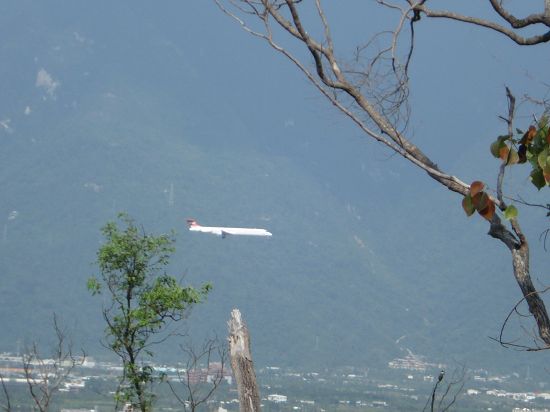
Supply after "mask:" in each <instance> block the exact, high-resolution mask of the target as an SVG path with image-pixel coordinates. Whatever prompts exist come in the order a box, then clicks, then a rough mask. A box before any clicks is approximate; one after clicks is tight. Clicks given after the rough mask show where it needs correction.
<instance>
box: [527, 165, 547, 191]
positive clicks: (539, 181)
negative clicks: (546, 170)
mask: <svg viewBox="0 0 550 412" xmlns="http://www.w3.org/2000/svg"><path fill="white" fill-rule="evenodd" d="M529 177H530V179H531V183H533V184H534V185H535V187H536V188H537V189H538V190H540V189H542V188H543V187H545V186H546V180H545V179H544V175H543V174H542V169H539V168H537V169H533V171H532V172H531V174H530V176H529Z"/></svg>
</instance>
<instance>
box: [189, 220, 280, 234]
mask: <svg viewBox="0 0 550 412" xmlns="http://www.w3.org/2000/svg"><path fill="white" fill-rule="evenodd" d="M189 231H191V232H202V233H211V234H213V235H217V236H221V237H225V236H228V235H237V236H239V235H240V236H264V237H270V236H273V235H272V233H271V232H268V231H267V230H265V229H256V228H245V227H218V226H201V225H199V224H197V223H196V222H194V221H191V222H189Z"/></svg>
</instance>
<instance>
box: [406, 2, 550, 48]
mask: <svg viewBox="0 0 550 412" xmlns="http://www.w3.org/2000/svg"><path fill="white" fill-rule="evenodd" d="M489 1H490V3H491V5H492V6H493V9H494V10H495V11H496V12H497V13H498V14H499V15H500V17H502V18H503V19H504V20H506V21H507V22H508V23H509V24H510V26H511V28H508V27H505V26H502V25H500V24H498V23H495V22H493V21H490V20H487V19H482V18H479V17H473V16H467V15H464V14H460V13H456V12H453V11H449V10H432V9H430V8H428V7H427V6H426V5H425V4H424V2H422V4H417V5H415V6H414V7H413V10H414V11H415V12H419V13H423V14H424V15H426V16H427V17H431V18H444V19H450V20H456V21H459V22H463V23H468V24H473V25H475V26H479V27H485V28H487V29H491V30H493V31H496V32H498V33H501V34H503V35H505V36H506V37H508V38H510V39H511V40H513V41H514V42H515V43H517V44H519V45H522V46H531V45H535V44H540V43H546V42H548V41H549V40H550V31H549V30H547V29H548V28H550V12H549V10H548V2H546V5H545V7H546V8H545V11H544V12H543V13H539V14H532V15H530V16H528V17H526V18H524V19H518V18H516V17H514V16H513V15H512V14H510V13H508V12H507V11H506V10H505V9H504V7H503V6H502V3H501V2H499V1H497V0H489ZM535 24H543V25H544V26H546V28H547V29H546V31H545V32H544V33H542V34H538V35H534V36H531V37H524V36H521V35H520V34H518V33H517V32H516V31H515V29H520V28H525V27H527V26H532V25H535Z"/></svg>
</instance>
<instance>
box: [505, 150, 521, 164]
mask: <svg viewBox="0 0 550 412" xmlns="http://www.w3.org/2000/svg"><path fill="white" fill-rule="evenodd" d="M518 162H519V155H518V152H516V149H514V148H511V149H510V152H509V153H508V158H507V162H506V164H507V165H515V164H516V163H518Z"/></svg>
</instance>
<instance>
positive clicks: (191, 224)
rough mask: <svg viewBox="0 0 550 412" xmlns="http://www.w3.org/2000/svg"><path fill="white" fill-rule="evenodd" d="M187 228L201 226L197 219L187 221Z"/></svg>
mask: <svg viewBox="0 0 550 412" xmlns="http://www.w3.org/2000/svg"><path fill="white" fill-rule="evenodd" d="M187 226H189V227H191V226H200V225H199V224H198V223H197V221H196V220H195V219H187Z"/></svg>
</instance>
